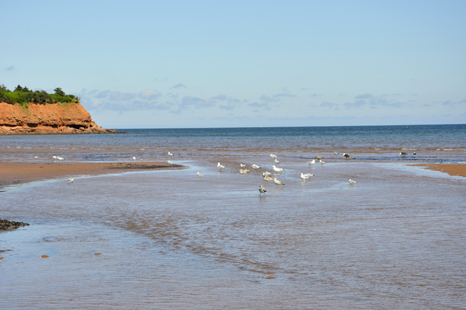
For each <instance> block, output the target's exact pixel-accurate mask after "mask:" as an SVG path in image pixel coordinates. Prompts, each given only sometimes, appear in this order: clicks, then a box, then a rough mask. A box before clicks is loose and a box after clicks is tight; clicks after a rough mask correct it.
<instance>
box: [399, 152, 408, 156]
mask: <svg viewBox="0 0 466 310" xmlns="http://www.w3.org/2000/svg"><path fill="white" fill-rule="evenodd" d="M406 155H408V153H406V152H401V153H400V156H406Z"/></svg>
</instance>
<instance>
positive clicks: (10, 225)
mask: <svg viewBox="0 0 466 310" xmlns="http://www.w3.org/2000/svg"><path fill="white" fill-rule="evenodd" d="M24 226H29V224H28V223H23V222H13V221H8V220H2V219H0V231H3V230H13V229H17V228H19V227H24Z"/></svg>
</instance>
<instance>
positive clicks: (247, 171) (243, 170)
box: [239, 169, 251, 174]
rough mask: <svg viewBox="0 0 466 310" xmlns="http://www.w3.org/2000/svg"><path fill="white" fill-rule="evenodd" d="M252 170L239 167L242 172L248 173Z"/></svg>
mask: <svg viewBox="0 0 466 310" xmlns="http://www.w3.org/2000/svg"><path fill="white" fill-rule="evenodd" d="M250 171H251V170H249V169H239V173H241V174H246V173H249V172H250Z"/></svg>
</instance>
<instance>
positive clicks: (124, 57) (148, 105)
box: [0, 0, 466, 128]
mask: <svg viewBox="0 0 466 310" xmlns="http://www.w3.org/2000/svg"><path fill="white" fill-rule="evenodd" d="M0 11H1V12H2V14H1V15H2V18H1V19H0V28H1V29H2V42H3V44H2V45H1V48H0V84H5V85H6V86H7V87H8V88H10V89H12V88H14V87H15V86H16V85H18V84H21V85H22V86H24V85H26V86H27V87H29V88H32V89H34V90H39V89H44V90H47V91H49V92H53V89H54V88H55V87H61V88H62V89H63V90H64V91H65V92H66V93H71V94H75V95H78V96H79V97H80V98H81V103H82V105H83V106H84V107H85V108H86V109H87V110H88V111H89V112H90V113H91V115H92V117H93V119H94V120H95V121H96V122H97V123H98V124H99V125H101V126H103V127H106V128H170V127H172V128H180V127H244V126H246V127H249V126H251V127H256V126H336V125H398V124H448V123H465V120H466V56H465V55H466V18H464V16H466V1H464V0H456V1H454V0H446V1H426V0H424V1H395V0H391V1H287V2H286V3H285V1H139V0H133V1H82V0H81V1H21V0H18V1H6V0H0Z"/></svg>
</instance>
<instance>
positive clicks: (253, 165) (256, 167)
mask: <svg viewBox="0 0 466 310" xmlns="http://www.w3.org/2000/svg"><path fill="white" fill-rule="evenodd" d="M251 167H252V169H260V168H261V166H258V165H256V164H252V165H251Z"/></svg>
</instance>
